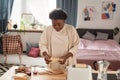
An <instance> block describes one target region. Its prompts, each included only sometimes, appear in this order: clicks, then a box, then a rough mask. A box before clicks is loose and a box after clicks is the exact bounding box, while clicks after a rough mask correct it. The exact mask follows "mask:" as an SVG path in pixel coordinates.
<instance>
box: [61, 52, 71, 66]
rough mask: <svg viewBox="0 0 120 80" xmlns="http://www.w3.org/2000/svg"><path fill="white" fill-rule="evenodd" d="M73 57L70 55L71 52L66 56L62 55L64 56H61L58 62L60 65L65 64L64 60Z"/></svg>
mask: <svg viewBox="0 0 120 80" xmlns="http://www.w3.org/2000/svg"><path fill="white" fill-rule="evenodd" d="M72 56H73V54H72V53H71V52H68V53H67V54H66V55H64V56H61V57H60V58H59V62H60V64H65V62H66V60H67V59H68V58H69V57H72Z"/></svg>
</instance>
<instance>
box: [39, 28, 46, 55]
mask: <svg viewBox="0 0 120 80" xmlns="http://www.w3.org/2000/svg"><path fill="white" fill-rule="evenodd" d="M47 45H48V44H47V29H46V30H44V32H43V33H42V34H41V37H40V40H39V48H40V51H41V52H40V55H41V56H43V52H47V53H48V48H47Z"/></svg>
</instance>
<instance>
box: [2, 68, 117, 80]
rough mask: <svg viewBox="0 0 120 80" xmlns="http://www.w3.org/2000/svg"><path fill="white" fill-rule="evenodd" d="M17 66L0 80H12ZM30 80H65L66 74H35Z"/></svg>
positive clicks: (114, 72) (39, 69) (40, 69)
mask: <svg viewBox="0 0 120 80" xmlns="http://www.w3.org/2000/svg"><path fill="white" fill-rule="evenodd" d="M17 68H18V66H13V67H11V68H10V69H9V70H8V71H7V72H6V73H5V74H4V75H2V76H1V77H0V80H12V77H13V75H14V74H15V69H17ZM44 70H46V69H45V68H38V69H37V71H44ZM92 73H98V71H94V70H93V71H92ZM107 73H108V74H116V71H108V72H107ZM30 78H31V79H32V80H67V77H66V74H37V75H32V76H31V77H30Z"/></svg>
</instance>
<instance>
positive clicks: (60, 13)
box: [49, 8, 67, 20]
mask: <svg viewBox="0 0 120 80" xmlns="http://www.w3.org/2000/svg"><path fill="white" fill-rule="evenodd" d="M49 18H50V19H63V20H66V19H67V13H66V12H65V11H64V10H63V9H59V8H57V9H54V10H53V11H52V12H50V14H49Z"/></svg>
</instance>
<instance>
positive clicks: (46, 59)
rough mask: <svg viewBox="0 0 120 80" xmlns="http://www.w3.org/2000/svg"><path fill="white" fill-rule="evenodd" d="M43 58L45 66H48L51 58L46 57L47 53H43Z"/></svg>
mask: <svg viewBox="0 0 120 80" xmlns="http://www.w3.org/2000/svg"><path fill="white" fill-rule="evenodd" d="M43 56H44V59H45V62H46V64H49V63H50V62H51V56H50V55H48V54H47V52H43Z"/></svg>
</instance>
